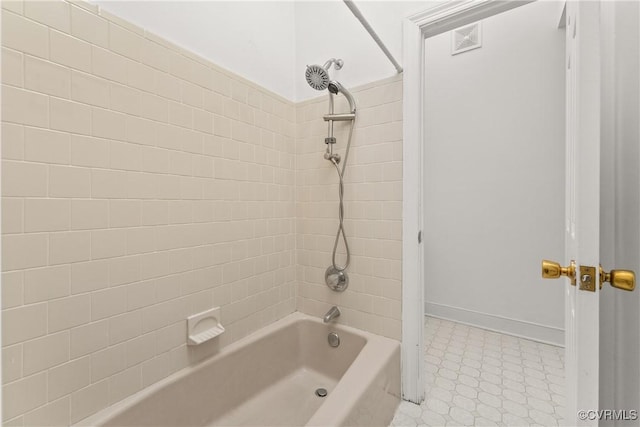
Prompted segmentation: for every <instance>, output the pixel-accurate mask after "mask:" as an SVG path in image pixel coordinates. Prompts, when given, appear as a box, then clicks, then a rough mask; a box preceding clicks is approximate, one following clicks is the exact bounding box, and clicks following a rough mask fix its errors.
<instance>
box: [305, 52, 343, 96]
mask: <svg viewBox="0 0 640 427" xmlns="http://www.w3.org/2000/svg"><path fill="white" fill-rule="evenodd" d="M332 64H334V68H335V69H336V70H339V69H341V68H342V66H343V65H344V62H343V61H342V59H335V58H331V59H330V60H328V61H327V62H325V63H324V65H323V66H320V65H307V71H305V73H304V76H305V77H306V79H307V83H308V84H309V86H311V87H312V88H314V89H315V90H325V89H326V88H327V87H328V85H329V68H331V65H332Z"/></svg>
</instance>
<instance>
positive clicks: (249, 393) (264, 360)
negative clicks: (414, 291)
mask: <svg viewBox="0 0 640 427" xmlns="http://www.w3.org/2000/svg"><path fill="white" fill-rule="evenodd" d="M330 332H336V333H337V334H338V336H339V338H340V345H339V346H338V347H331V346H330V345H329V343H328V340H327V338H328V334H329V333H330ZM319 388H324V389H326V390H327V395H326V397H319V396H317V395H316V393H315V392H316V390H317V389H319ZM320 394H322V393H320ZM399 402H400V344H399V343H398V342H397V341H394V340H391V339H388V338H384V337H381V336H377V335H373V334H369V333H367V332H363V331H360V330H357V329H353V328H349V327H346V326H342V325H339V324H335V323H332V324H329V325H327V324H323V323H322V321H321V320H320V319H316V318H313V317H310V316H307V315H304V314H301V313H293V314H291V315H289V316H287V317H285V318H284V319H281V320H279V321H277V322H275V323H274V324H272V325H270V326H267V327H265V328H263V329H261V330H259V331H258V332H256V333H254V334H252V335H250V336H248V337H246V338H244V339H242V340H240V341H238V342H236V343H234V344H231V345H229V346H227V347H225V348H224V349H222V350H221V351H220V352H219V353H217V354H216V355H214V356H212V357H210V358H209V359H207V360H205V361H203V362H201V363H199V364H198V365H195V366H192V367H188V368H185V369H183V370H181V371H179V372H176V373H175V374H173V375H172V376H170V377H168V378H166V379H164V380H162V381H160V382H158V383H156V384H154V385H152V386H151V387H148V388H146V389H144V390H142V391H141V392H139V393H137V394H135V395H133V396H131V397H129V398H127V399H125V400H124V401H122V402H119V403H117V404H116V405H113V406H111V407H109V408H106V409H104V410H103V411H101V412H99V413H97V414H95V415H93V416H91V417H89V418H86V419H84V420H82V421H81V422H80V423H78V424H77V425H82V426H87V425H91V426H287V425H289V426H303V425H307V426H344V425H348V426H352V425H353V426H355V425H362V426H388V425H389V423H390V422H391V419H392V418H393V415H394V412H395V410H396V408H397V406H398V404H399Z"/></svg>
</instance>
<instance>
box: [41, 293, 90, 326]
mask: <svg viewBox="0 0 640 427" xmlns="http://www.w3.org/2000/svg"><path fill="white" fill-rule="evenodd" d="M90 300H91V298H90V296H89V295H78V296H71V297H66V298H61V299H57V300H53V301H50V302H49V312H48V318H49V333H51V332H57V331H61V330H64V329H70V328H73V327H74V326H79V325H82V324H83V323H87V322H89V319H90V317H91V315H90V308H91V307H90Z"/></svg>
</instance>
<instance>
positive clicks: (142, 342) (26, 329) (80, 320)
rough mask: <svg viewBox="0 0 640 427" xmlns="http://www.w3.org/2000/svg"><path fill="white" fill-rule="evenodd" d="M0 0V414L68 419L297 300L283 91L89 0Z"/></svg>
mask: <svg viewBox="0 0 640 427" xmlns="http://www.w3.org/2000/svg"><path fill="white" fill-rule="evenodd" d="M2 5H3V8H4V10H3V11H2V83H3V86H2V233H3V236H2V255H3V258H2V272H3V273H2V274H3V275H2V306H3V307H2V309H3V312H2V315H3V318H2V339H3V342H2V346H3V347H2V348H3V366H2V368H3V378H2V379H3V383H4V384H3V397H4V402H3V404H4V406H3V408H4V409H3V416H4V420H3V421H5V423H6V424H7V425H53V424H60V425H67V424H70V423H74V422H76V421H78V420H80V419H82V418H84V417H86V416H88V415H90V414H92V413H95V412H96V411H98V410H100V409H101V408H104V407H105V406H107V405H109V404H112V403H114V402H116V401H118V400H120V399H122V398H124V397H126V396H128V395H130V394H132V393H134V392H136V391H138V390H140V389H141V388H143V387H145V386H148V385H150V384H152V383H154V382H156V381H158V380H159V379H162V378H163V377H166V376H167V375H169V374H170V373H172V372H175V371H177V370H178V369H181V368H183V367H185V366H187V365H188V364H190V363H193V362H195V361H196V360H198V359H200V358H202V357H204V356H206V355H207V354H210V353H211V352H212V351H214V350H215V349H216V347H218V346H222V345H225V344H228V343H230V342H232V341H235V340H237V339H239V338H241V337H243V336H245V335H247V334H248V333H250V332H252V331H254V330H256V329H258V328H260V327H262V326H264V325H266V324H268V323H271V322H273V321H274V320H276V319H278V318H280V317H282V316H284V315H286V314H288V313H290V312H292V311H294V310H295V304H296V299H295V290H296V289H295V214H296V212H295V203H294V200H295V185H294V183H295V178H296V177H295V170H294V164H295V147H294V145H295V144H294V138H295V128H296V123H295V106H294V105H293V104H292V103H291V102H289V101H286V100H284V99H282V98H280V97H278V96H276V95H274V94H272V93H269V92H267V91H265V90H264V89H262V88H260V87H257V86H255V85H253V84H251V83H249V82H247V81H245V80H243V79H241V78H239V77H237V76H235V75H233V74H231V73H229V72H227V71H225V70H222V69H220V68H218V67H217V66H215V65H213V64H211V63H209V62H207V61H204V60H202V59H201V58H198V57H197V56H195V55H192V54H190V53H189V52H187V51H185V50H182V49H180V48H178V47H176V46H173V45H171V44H170V43H167V42H166V41H164V40H162V39H160V38H158V37H156V36H154V35H152V34H149V33H147V32H145V31H144V30H142V29H140V28H137V27H135V26H132V25H130V24H128V23H126V22H125V21H122V20H120V19H118V18H116V17H113V16H111V15H108V14H105V13H98V11H97V9H96V8H94V7H93V6H91V5H89V4H87V3H80V2H78V3H76V2H65V1H47V2H35V1H28V2H22V1H3V2H2ZM214 306H222V321H223V323H224V325H225V327H226V328H227V331H226V333H225V334H224V335H222V336H221V337H220V341H219V342H218V343H217V344H216V343H214V344H213V345H205V346H204V347H203V348H198V349H196V350H194V349H190V348H187V346H186V345H185V343H186V324H185V318H186V317H187V316H188V315H190V314H193V313H196V312H199V311H202V310H204V309H207V308H210V307H214Z"/></svg>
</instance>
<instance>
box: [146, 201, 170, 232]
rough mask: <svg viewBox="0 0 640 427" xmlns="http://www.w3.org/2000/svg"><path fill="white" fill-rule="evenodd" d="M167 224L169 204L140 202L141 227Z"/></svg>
mask: <svg viewBox="0 0 640 427" xmlns="http://www.w3.org/2000/svg"><path fill="white" fill-rule="evenodd" d="M168 222H169V204H168V202H166V201H160V200H149V201H143V202H142V214H141V225H147V226H149V225H162V224H168Z"/></svg>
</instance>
